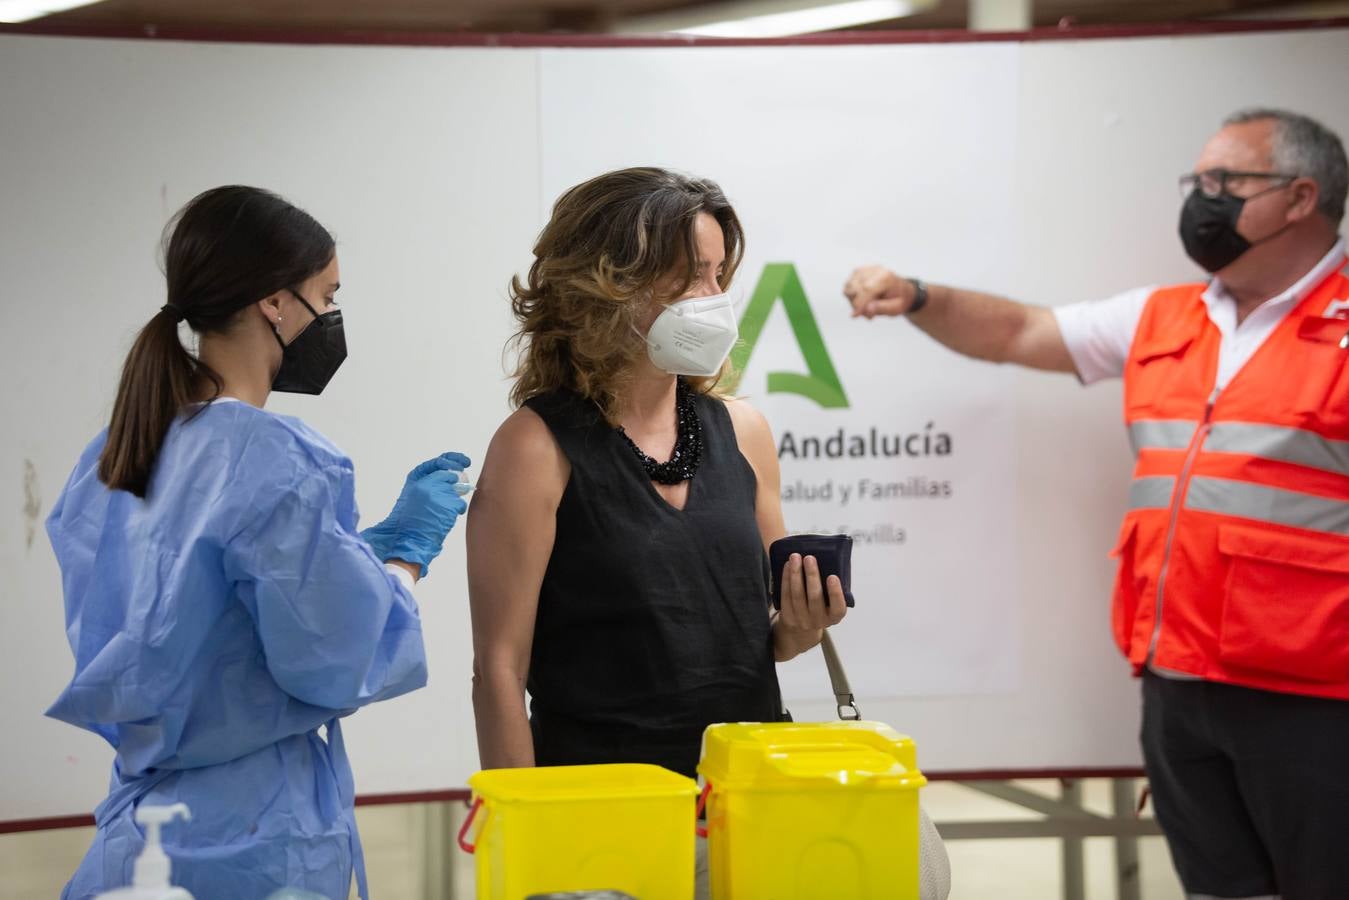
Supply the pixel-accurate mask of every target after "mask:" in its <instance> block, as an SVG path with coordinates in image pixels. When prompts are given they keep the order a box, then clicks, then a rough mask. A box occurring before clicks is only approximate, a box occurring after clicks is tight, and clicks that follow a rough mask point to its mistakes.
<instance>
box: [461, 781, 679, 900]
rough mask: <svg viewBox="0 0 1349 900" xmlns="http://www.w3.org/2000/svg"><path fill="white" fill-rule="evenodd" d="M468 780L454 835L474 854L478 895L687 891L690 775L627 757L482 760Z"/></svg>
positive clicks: (510, 897)
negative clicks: (543, 763)
mask: <svg viewBox="0 0 1349 900" xmlns="http://www.w3.org/2000/svg"><path fill="white" fill-rule="evenodd" d="M468 784H469V787H470V788H472V789H473V793H474V795H475V798H474V805H473V809H472V811H471V812H470V814H469V818H468V820H467V821H465V823H464V827H463V830H462V831H461V832H460V835H459V844H460V846H461V847H463V849H464V850H466V851H468V852H470V853H474V854H475V855H476V857H477V882H478V898H479V900H521V898H523V897H527V896H529V895H530V894H545V893H553V892H562V891H600V890H614V891H625V892H626V893H628V894H631V895H632V896H634V897H638V898H641V900H690V898H691V897H692V896H693V823H694V811H693V810H694V803H695V801H696V799H697V796H698V785H697V784H696V783H695V782H694V781H693V780H692V779H689V778H685V777H684V776H682V775H677V774H675V773H674V772H671V771H669V770H667V769H662V768H661V767H660V766H648V765H637V764H624V765H600V766H552V767H543V768H534V769H489V770H486V771H482V772H479V773H477V774H476V775H474V776H472V777H471V778H469V780H468ZM475 820H476V822H475ZM471 831H476V833H477V839H476V846H475V844H473V843H470V842H469V840H468V835H469V833H470V832H471Z"/></svg>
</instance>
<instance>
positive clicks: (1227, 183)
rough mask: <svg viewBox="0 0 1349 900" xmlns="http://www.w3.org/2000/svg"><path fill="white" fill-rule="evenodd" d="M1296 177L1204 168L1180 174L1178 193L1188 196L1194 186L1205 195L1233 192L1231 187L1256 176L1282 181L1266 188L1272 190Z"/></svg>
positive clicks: (1272, 173) (1276, 173) (1239, 186)
mask: <svg viewBox="0 0 1349 900" xmlns="http://www.w3.org/2000/svg"><path fill="white" fill-rule="evenodd" d="M1298 177H1299V176H1297V175H1289V174H1287V173H1285V172H1233V171H1230V170H1228V169H1206V170H1205V171H1203V172H1190V173H1188V174H1185V175H1182V176H1180V195H1181V197H1189V196H1190V195H1191V194H1192V193H1194V190H1195V188H1198V189H1199V190H1200V191H1202V192H1203V194H1204V196H1205V197H1210V198H1212V197H1218V196H1221V195H1222V194H1231V193H1233V191H1232V188H1233V187H1235V188H1237V189H1238V190H1240V188H1241V185H1242V184H1243V183H1244V182H1245V180H1246V179H1257V178H1259V179H1270V178H1273V179H1277V180H1278V181H1280V182H1282V184H1276V185H1273V186H1272V187H1270V188H1267V189H1266V190H1274V189H1275V188H1280V187H1283V186H1284V185H1286V184H1288V183H1289V182H1291V181H1293V180H1294V179H1296V178H1298ZM1261 193H1264V192H1263V191H1262V192H1261Z"/></svg>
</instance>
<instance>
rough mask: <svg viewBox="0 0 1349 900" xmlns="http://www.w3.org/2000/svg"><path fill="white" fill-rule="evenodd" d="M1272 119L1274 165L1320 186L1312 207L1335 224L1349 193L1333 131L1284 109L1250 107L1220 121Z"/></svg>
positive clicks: (1347, 166)
mask: <svg viewBox="0 0 1349 900" xmlns="http://www.w3.org/2000/svg"><path fill="white" fill-rule="evenodd" d="M1266 120H1268V121H1272V122H1273V123H1274V126H1275V127H1274V142H1273V148H1272V155H1273V160H1272V161H1273V163H1274V168H1275V169H1276V170H1277V171H1280V172H1287V173H1288V174H1290V175H1298V176H1301V177H1305V178H1310V179H1312V180H1313V181H1315V182H1316V186H1317V187H1318V188H1320V197H1319V198H1318V200H1317V202H1316V210H1317V212H1319V213H1321V215H1323V216H1325V217H1326V218H1327V219H1329V220H1330V222H1331V223H1332V224H1334V225H1336V226H1338V225H1339V224H1340V221H1341V220H1342V219H1343V218H1344V199H1345V195H1346V194H1349V161H1346V160H1345V156H1344V144H1342V143H1341V142H1340V138H1339V136H1338V135H1336V134H1335V132H1333V131H1331V130H1330V129H1329V128H1327V127H1326V126H1324V125H1322V124H1321V123H1320V122H1318V121H1316V120H1315V119H1313V118H1311V117H1309V116H1304V115H1301V114H1300V113H1295V112H1289V111H1288V110H1285V109H1266V108H1260V107H1254V108H1251V109H1243V110H1240V111H1239V112H1235V113H1233V114H1232V115H1230V116H1228V117H1227V118H1226V119H1225V120H1224V121H1223V125H1244V124H1245V123H1247V122H1261V121H1266Z"/></svg>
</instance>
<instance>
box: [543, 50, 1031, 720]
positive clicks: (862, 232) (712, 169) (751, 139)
mask: <svg viewBox="0 0 1349 900" xmlns="http://www.w3.org/2000/svg"><path fill="white" fill-rule="evenodd" d="M1017 51H1018V48H1017V47H1015V46H1012V45H1009V46H1006V47H986V46H970V47H966V48H952V47H946V48H941V50H940V51H938V52H935V53H934V52H927V48H912V49H911V52H909V53H907V54H902V55H901V54H894V53H886V52H884V51H883V50H881V49H880V48H821V49H819V50H817V51H815V52H811V53H807V54H803V53H800V52H792V51H783V50H774V49H766V48H765V49H760V50H755V51H751V52H747V53H743V54H736V55H727V54H719V53H716V52H715V51H698V50H692V51H690V50H676V51H666V52H659V51H650V50H648V51H642V52H634V51H624V50H614V51H607V52H595V53H587V54H584V55H578V54H571V53H567V52H565V51H553V52H548V53H545V54H544V59H543V73H542V75H543V77H542V84H543V87H542V90H543V102H542V104H541V106H542V110H543V119H542V128H541V139H542V145H543V148H544V152H543V185H542V186H543V192H544V197H545V198H546V200H545V202H546V203H551V202H552V199H553V198H555V197H556V196H557V195H558V194H559V193H561V192H562V191H563V190H565V189H566V188H567V187H569V186H571V185H572V184H574V183H576V182H579V181H581V180H583V179H585V178H587V177H590V176H592V175H595V174H597V173H599V172H602V171H605V170H607V169H612V168H618V167H621V166H626V165H667V166H670V167H673V168H678V169H681V170H685V171H690V172H692V173H694V174H697V175H700V176H703V177H708V178H712V179H714V180H716V181H717V182H719V183H720V184H721V186H722V187H723V189H725V191H726V192H727V194H728V195H729V196H730V198H731V201H732V203H734V204H735V206H736V209H737V211H738V212H739V214H740V215H741V217H742V219H743V220H744V224H745V230H746V237H747V240H746V243H747V247H748V255H747V257H746V260H745V264H744V266H743V267H742V268H741V270H740V273H739V275H738V277H737V284H736V285H735V286H734V287H733V288H732V292H733V293H739V294H740V295H741V296H742V301H741V313H740V316H741V337H742V343H741V346H740V347H739V348H738V349H737V351H736V355H735V359H736V360H737V361H738V362H740V363H741V364H742V365H743V366H744V367H745V368H744V376H743V378H742V380H741V382H740V384H739V385H738V390H737V393H739V394H740V395H742V396H745V397H747V398H748V399H749V400H750V401H751V402H752V403H754V404H755V405H756V406H757V407H758V408H759V409H760V410H761V411H762V412H763V413H764V414H765V415H766V416H767V418H768V421H769V422H770V424H771V425H772V427H773V429H774V434H775V437H776V439H777V441H778V450H779V458H780V460H781V464H782V501H783V511H784V513H785V515H786V520H787V527H788V529H789V530H790V531H796V532H831V533H847V534H850V535H852V537H853V541H854V550H853V593H854V595H855V596H856V598H857V607H856V609H855V610H854V611H853V612H852V614H851V618H850V619H848V620H847V621H845V622H844V623H843V624H842V625H841V626H840V627H839V628H838V629H837V630H836V632H835V640H836V642H837V643H838V645H839V649H840V652H841V653H842V654H843V657H844V661H845V663H846V665H847V668H848V671H849V675H850V678H851V680H852V682H853V687H854V689H855V690H856V691H857V692H858V695H859V697H873V698H874V697H894V696H908V695H926V696H933V695H951V694H986V693H998V692H1005V691H1012V690H1014V689H1015V688H1016V686H1017V675H1018V635H1019V630H1018V628H1017V627H1016V623H1017V591H1016V584H1017V579H1016V577H1015V569H1016V554H1015V546H1014V542H1013V541H1012V540H1011V539H1010V538H1011V536H1012V535H1013V534H1014V527H1015V522H1016V520H1015V510H1014V505H1015V494H1014V473H1015V459H1014V453H1013V452H1012V449H1013V447H1014V434H1013V422H1014V414H1013V411H1012V385H1011V382H1010V380H1008V379H1007V378H1006V377H1005V376H1004V373H1003V372H1001V371H1000V370H998V369H994V368H990V367H974V366H971V365H970V364H969V362H968V361H967V360H962V359H961V358H959V357H957V356H955V355H954V354H951V353H949V352H948V351H944V350H941V349H939V348H936V347H935V345H932V342H930V341H928V340H927V339H926V338H925V337H923V336H921V335H918V334H916V333H915V332H914V330H913V329H912V328H910V327H908V326H906V325H904V324H903V323H896V322H890V321H885V322H866V321H863V320H854V319H852V318H851V316H850V307H849V306H848V304H847V303H846V301H845V300H844V298H843V295H842V286H843V282H844V280H845V279H846V277H847V275H848V273H849V272H850V270H851V269H852V268H853V267H854V266H856V265H859V264H862V263H866V262H871V261H873V260H879V259H894V258H896V257H903V258H907V259H914V260H921V261H922V264H923V270H922V271H923V273H924V274H926V275H931V276H932V277H934V278H936V277H944V278H946V279H948V280H953V281H957V282H959V283H970V282H971V281H973V282H976V283H977V282H980V281H985V280H988V281H996V280H997V279H998V277H1000V276H1003V275H1004V273H1006V272H1008V271H1009V270H1010V268H1011V259H1010V255H1011V252H1012V251H1011V242H1010V241H1009V240H1007V235H1008V234H1010V232H1011V228H1012V218H1011V217H1012V214H1013V209H1012V207H1013V204H1012V200H1011V198H1012V185H1013V182H1014V171H1013V169H1014V157H1013V154H1012V153H1010V152H1008V148H1009V147H1011V146H1013V145H1014V144H1015V134H1016V119H1017V117H1016V104H1017V93H1016V85H1017V67H1018V52H1017ZM616 70H622V71H624V72H625V73H626V74H627V77H624V78H621V79H619V78H613V77H612V73H613V72H614V71H616ZM939 85H940V89H938V86H939ZM952 98H962V100H961V102H960V103H959V104H953V103H952ZM613 110H622V111H623V115H622V116H614V115H612V114H611V112H612V111H613ZM935 121H940V122H941V123H942V129H941V130H942V134H941V139H940V140H934V139H933V136H932V135H931V134H930V133H928V131H927V129H926V128H923V129H918V128H915V127H914V123H924V122H925V123H931V122H935ZM957 236H958V237H957ZM780 671H781V677H782V681H783V690H784V693H785V695H786V697H787V699H788V700H789V701H790V700H792V699H794V698H795V699H812V698H822V697H823V698H827V697H828V696H829V694H828V690H827V687H828V685H827V683H826V682H825V680H824V678H823V676H822V672H821V667H820V665H819V660H818V655H817V654H811V655H810V656H809V657H808V658H806V659H803V660H802V661H801V662H799V663H793V664H789V665H786V666H783V667H782V668H781V670H780Z"/></svg>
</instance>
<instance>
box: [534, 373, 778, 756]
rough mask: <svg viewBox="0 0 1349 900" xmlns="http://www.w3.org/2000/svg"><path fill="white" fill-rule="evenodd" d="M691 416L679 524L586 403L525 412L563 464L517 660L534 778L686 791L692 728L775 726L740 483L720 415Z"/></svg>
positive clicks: (736, 453)
mask: <svg viewBox="0 0 1349 900" xmlns="http://www.w3.org/2000/svg"><path fill="white" fill-rule="evenodd" d="M694 402H695V409H696V411H697V414H698V418H699V421H700V422H701V424H702V428H703V457H702V463H701V465H700V466H699V467H698V471H697V474H695V475H694V476H693V478H692V480H691V481H690V482H689V491H688V499H687V502H686V504H685V507H684V509H683V510H678V509H675V508H674V507H673V506H671V505H670V504H669V503H668V502H667V501H666V500H665V499H664V498H663V497H661V495H660V494H658V493H657V492H656V489H655V487H654V486H653V485H652V483H651V481H650V480H649V478H648V476H647V473H646V471H645V469H643V468H642V464H641V462H640V461H638V459H637V457H636V455H635V454H634V453H633V452H632V449H631V448H630V447H628V445H627V443H626V442H625V441H624V440H623V437H622V436H621V435H620V434H619V433H618V431H617V430H615V429H614V428H613V427H611V426H610V425H609V424H608V423H607V422H605V420H604V417H603V416H602V415H601V414H600V412H599V409H598V408H597V407H596V406H595V405H594V404H593V403H592V402H590V401H588V400H585V399H584V398H582V397H580V396H579V395H577V394H574V393H571V392H569V391H558V392H554V393H551V394H546V395H542V396H539V397H535V398H533V399H531V400H529V401H528V402H527V403H526V405H527V406H528V407H529V408H530V409H532V410H533V411H534V412H535V413H537V414H538V415H539V416H540V417H541V418H542V419H543V421H544V422H545V423H547V425H548V427H549V429H550V430H551V431H552V433H553V436H554V438H555V439H556V440H557V443H558V445H559V446H560V447H561V448H562V452H563V453H564V454H566V457H567V461H568V462H569V463H571V477H570V479H569V480H568V482H567V487H566V490H565V491H564V493H563V495H562V501H561V503H560V504H559V505H558V509H557V536H556V538H555V540H554V542H553V553H552V557H551V558H550V559H549V561H548V569H547V571H546V572H545V574H544V577H543V586H542V587H541V589H540V591H539V608H538V615H537V618H536V620H535V625H534V644H533V650H532V652H531V655H530V664H529V682H528V690H529V694H530V697H531V699H532V703H531V707H530V712H531V716H530V726H531V728H532V729H533V734H534V758H535V762H536V764H537V765H541V766H547V765H582V764H590V763H616V762H643V763H653V764H655V765H660V766H664V767H666V768H667V769H671V770H673V771H676V772H680V773H682V774H684V775H687V776H689V777H694V774H695V773H694V768H695V766H696V765H697V762H698V755H699V752H700V748H701V743H702V733H703V729H704V728H706V727H707V726H708V725H710V724H712V723H714V722H760V721H772V720H773V719H776V718H777V711H778V709H779V708H780V701H779V699H778V683H777V672H776V669H775V668H774V663H773V647H772V643H773V640H772V633H771V628H770V623H769V618H768V599H767V598H768V559H767V555H766V554H765V553H764V549H763V542H762V539H761V537H760V535H759V527H758V523H757V522H756V520H755V518H754V502H755V494H756V487H757V483H756V479H755V476H754V470H753V469H751V468H750V465H749V462H748V461H746V459H745V458H744V457H743V456H742V455H741V454H740V449H739V447H738V446H737V445H736V441H735V431H734V428H733V426H732V425H731V417H730V414H729V413H728V412H727V411H726V406H725V404H723V403H722V402H721V401H720V400H717V399H715V398H711V397H706V396H702V395H695V398H694Z"/></svg>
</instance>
